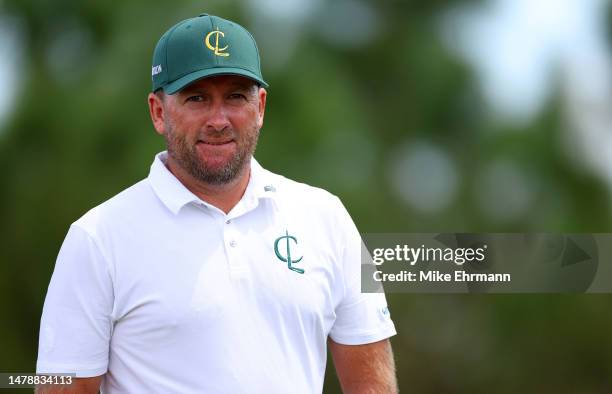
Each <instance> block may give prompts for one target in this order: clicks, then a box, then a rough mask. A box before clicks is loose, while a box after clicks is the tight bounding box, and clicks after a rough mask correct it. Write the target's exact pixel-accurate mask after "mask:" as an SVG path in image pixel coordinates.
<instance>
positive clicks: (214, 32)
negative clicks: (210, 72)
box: [204, 28, 230, 56]
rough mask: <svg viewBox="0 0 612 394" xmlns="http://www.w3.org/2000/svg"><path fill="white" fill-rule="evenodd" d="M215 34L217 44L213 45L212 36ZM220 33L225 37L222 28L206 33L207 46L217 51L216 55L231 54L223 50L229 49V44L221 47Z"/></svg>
mask: <svg viewBox="0 0 612 394" xmlns="http://www.w3.org/2000/svg"><path fill="white" fill-rule="evenodd" d="M212 35H214V36H215V46H213V45H212V44H211V43H210V37H211V36H212ZM219 35H220V36H221V37H225V34H224V33H223V32H222V31H221V30H218V28H217V30H213V31H211V32H210V33H208V34H207V35H206V38H205V39H204V42H205V43H206V47H207V48H208V49H210V50H211V51H213V52H214V53H215V55H217V56H229V55H230V54H229V53H227V52H223V51H225V50H226V49H227V45H226V46H224V47H223V48H219Z"/></svg>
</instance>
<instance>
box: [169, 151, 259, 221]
mask: <svg viewBox="0 0 612 394" xmlns="http://www.w3.org/2000/svg"><path fill="white" fill-rule="evenodd" d="M166 167H167V168H168V170H170V172H171V173H172V174H173V175H174V176H175V177H176V178H177V179H178V180H179V181H180V182H181V183H182V184H183V186H185V187H186V188H187V189H188V190H189V191H190V192H192V193H193V194H195V195H196V196H198V197H199V198H200V200H202V201H206V202H207V203H209V204H211V205H214V206H215V207H217V208H219V209H220V210H222V211H223V212H225V213H226V214H227V213H229V211H231V210H232V208H234V207H235V206H236V204H238V201H240V199H241V198H242V196H243V195H244V191H245V190H246V188H247V185H248V184H249V177H250V175H251V164H250V163H248V164H247V166H245V168H244V169H243V170H242V171H241V172H240V173H239V174H238V176H237V177H236V178H235V179H233V180H232V181H230V182H228V183H225V184H222V185H211V184H210V183H206V182H202V181H201V180H198V179H196V178H194V177H193V176H191V175H190V174H189V173H187V172H186V171H185V170H183V169H182V168H181V167H180V166H179V165H178V164H176V162H175V161H174V160H172V158H171V157H168V161H167V163H166Z"/></svg>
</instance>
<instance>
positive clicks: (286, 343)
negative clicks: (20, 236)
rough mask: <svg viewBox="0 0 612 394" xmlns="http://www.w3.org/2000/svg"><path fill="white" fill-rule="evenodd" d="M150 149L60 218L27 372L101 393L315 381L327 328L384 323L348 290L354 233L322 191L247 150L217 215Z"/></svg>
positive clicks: (348, 335) (386, 333)
mask: <svg viewBox="0 0 612 394" xmlns="http://www.w3.org/2000/svg"><path fill="white" fill-rule="evenodd" d="M166 157H167V156H166V152H162V153H160V154H158V155H157V156H156V158H155V161H154V162H153V165H152V166H151V172H150V174H149V177H148V178H147V179H144V180H142V181H140V182H139V183H137V184H135V185H134V186H132V187H130V188H128V189H127V190H125V191H123V192H121V193H120V194H118V195H116V196H115V197H113V198H111V199H110V200H108V201H106V202H105V203H103V204H101V205H99V206H98V207H96V208H94V209H92V210H91V211H89V212H88V213H87V214H85V215H84V216H83V217H81V218H80V219H79V220H77V221H76V222H75V223H73V224H72V226H71V227H70V230H69V231H68V235H67V236H66V239H65V240H64V244H63V245H62V248H61V250H60V253H59V256H58V259H57V262H56V266H55V271H54V272H53V277H52V279H51V283H50V285H49V289H48V293H47V297H46V300H45V305H44V310H43V315H42V320H41V331H40V344H39V354H38V363H37V372H38V373H52V372H55V373H60V372H65V373H76V374H77V376H78V377H91V376H97V375H102V374H105V373H106V375H105V377H104V379H103V383H102V390H103V392H105V393H232V394H234V393H270V394H271V393H283V394H285V393H288V392H291V393H308V394H310V393H316V392H321V391H322V387H323V377H324V373H325V363H326V340H327V338H328V336H329V337H331V338H332V339H333V340H334V341H336V342H338V343H342V344H349V345H352V344H365V343H371V342H375V341H379V340H382V339H385V338H388V337H390V336H392V335H394V334H395V328H394V326H393V323H392V321H391V320H390V318H389V314H388V312H387V309H386V301H385V297H384V295H383V294H361V292H360V261H361V258H360V245H361V244H360V242H361V241H360V236H359V233H358V232H357V229H356V228H355V226H354V224H353V222H352V220H351V218H350V217H349V215H348V213H347V212H346V210H345V209H344V207H343V206H342V204H341V203H340V200H339V199H338V198H337V197H335V196H333V195H331V194H330V193H328V192H326V191H324V190H322V189H318V188H314V187H311V186H308V185H305V184H302V183H297V182H294V181H291V180H289V179H286V178H284V177H282V176H279V175H276V174H273V173H271V172H269V171H266V170H264V169H263V168H262V167H261V166H260V165H259V164H258V163H257V162H256V161H255V159H253V160H252V161H251V176H250V179H249V183H248V186H247V189H246V191H245V193H244V196H243V197H242V199H241V200H240V202H239V203H238V204H237V205H236V206H235V207H234V208H233V209H232V210H231V211H230V212H229V213H228V214H225V213H224V212H223V211H221V210H219V209H217V208H216V207H214V206H212V205H209V204H207V203H205V202H203V201H201V200H200V199H199V198H198V197H197V196H195V195H194V194H192V193H191V192H190V191H189V190H187V189H186V188H185V187H184V186H183V185H182V184H181V183H180V182H179V181H178V180H177V179H176V178H175V177H174V176H173V175H172V173H171V172H170V171H169V170H168V169H167V168H166V166H165V164H164V162H165V160H166Z"/></svg>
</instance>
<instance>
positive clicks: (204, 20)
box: [151, 14, 268, 94]
mask: <svg viewBox="0 0 612 394" xmlns="http://www.w3.org/2000/svg"><path fill="white" fill-rule="evenodd" d="M228 74H229V75H241V76H243V77H247V78H250V79H252V80H254V81H256V82H257V83H259V84H260V85H262V86H264V87H268V84H267V83H266V81H264V79H263V77H262V75H261V66H260V63H259V50H258V49H257V44H256V43H255V39H254V38H253V36H252V35H251V33H249V32H248V31H247V30H246V29H245V28H244V27H242V26H240V25H239V24H237V23H234V22H232V21H229V20H227V19H223V18H219V17H218V16H213V15H208V14H200V15H199V16H197V17H195V18H190V19H186V20H184V21H181V22H179V23H177V24H176V25H174V26H172V27H171V28H170V29H169V30H168V31H166V32H165V33H164V34H163V35H162V36H161V38H160V39H159V41H158V42H157V45H156V46H155V51H154V52H153V67H152V70H151V76H152V80H153V91H156V90H158V89H163V90H164V92H165V93H167V94H174V93H176V92H178V91H179V90H181V89H183V88H184V87H185V86H187V85H189V84H190V83H192V82H195V81H197V80H199V79H202V78H206V77H210V76H213V75H228Z"/></svg>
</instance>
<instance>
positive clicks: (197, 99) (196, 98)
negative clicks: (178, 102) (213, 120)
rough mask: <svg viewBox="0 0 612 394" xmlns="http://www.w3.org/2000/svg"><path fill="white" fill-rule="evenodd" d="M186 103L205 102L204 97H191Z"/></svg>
mask: <svg viewBox="0 0 612 394" xmlns="http://www.w3.org/2000/svg"><path fill="white" fill-rule="evenodd" d="M186 101H195V102H200V101H204V97H202V96H189V97H187V100H186Z"/></svg>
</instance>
